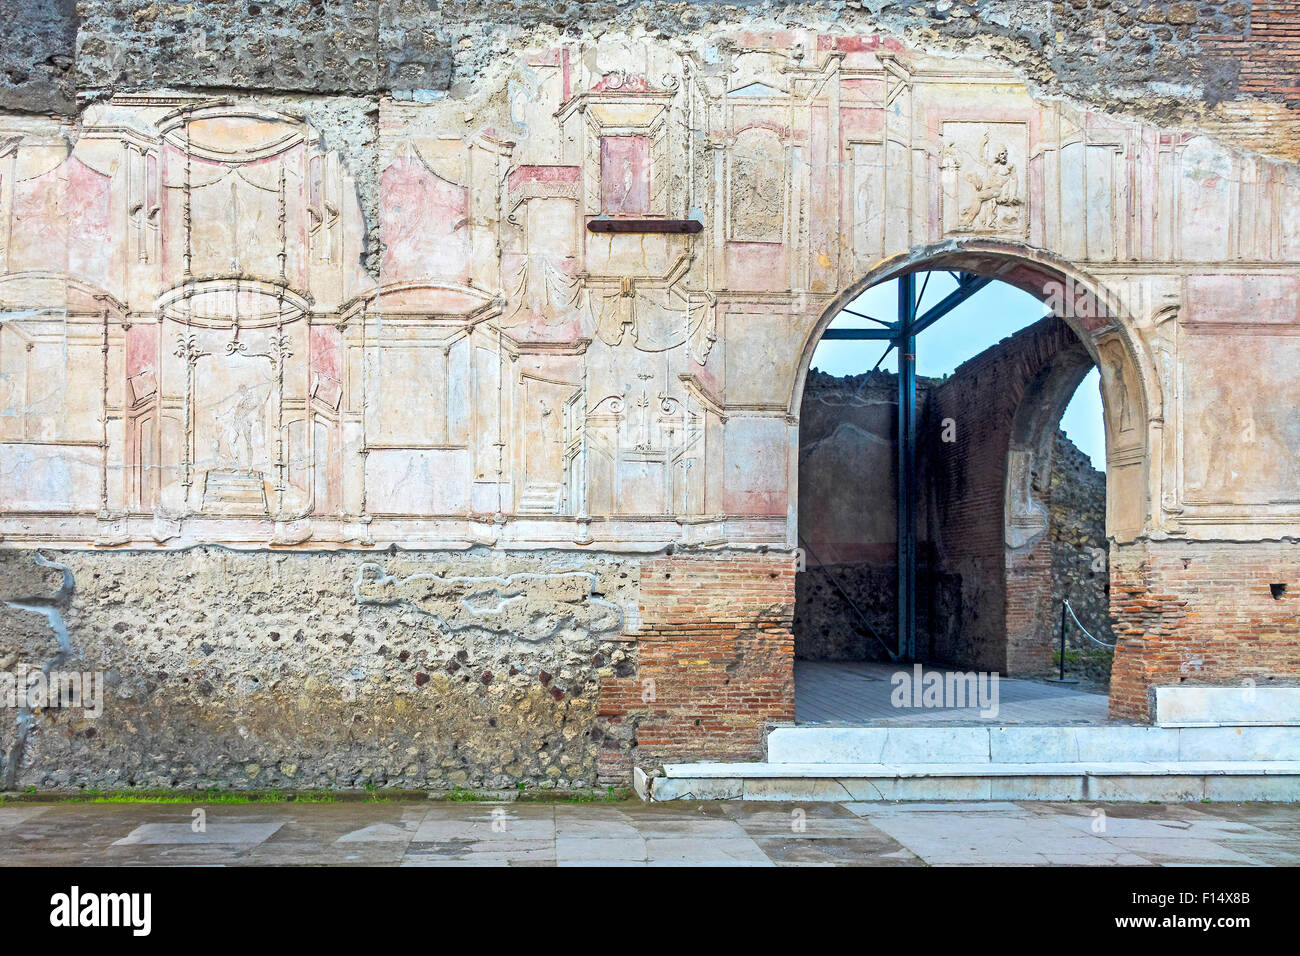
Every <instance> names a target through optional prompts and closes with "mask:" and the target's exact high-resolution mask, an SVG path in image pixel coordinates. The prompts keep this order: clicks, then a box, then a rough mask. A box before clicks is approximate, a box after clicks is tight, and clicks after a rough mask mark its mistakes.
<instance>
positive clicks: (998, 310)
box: [812, 272, 1106, 471]
mask: <svg viewBox="0 0 1300 956" xmlns="http://www.w3.org/2000/svg"><path fill="white" fill-rule="evenodd" d="M929 275H930V282H929V285H927V286H926V288H925V294H924V297H923V298H922V300H921V306H920V310H919V311H921V312H924V311H925V310H926V309H928V308H929V307H930V306H932V305H934V304H935V303H936V302H938V301H939V300H940V299H942V298H943V297H944V296H945V295H947V294H948V293H949V292H951V291H952V290H953V289H954V288H956V285H957V283H956V280H955V279H954V278H953V277H952V276H951V275H950V274H948V273H946V272H932V273H929ZM924 283H925V274H921V275H918V276H917V288H918V289H919V288H921V286H922V285H923V284H924ZM850 308H852V309H853V310H854V311H855V312H864V313H866V314H867V315H870V316H874V317H876V318H878V319H882V320H884V321H886V322H892V321H894V319H895V318H896V316H897V311H898V285H897V283H896V282H895V281H890V282H884V283H881V284H880V285H877V286H872V287H871V288H870V289H867V290H866V291H865V292H863V293H862V295H860V296H858V298H857V299H856V300H855V301H854V303H853V304H852V305H851V306H850ZM1045 314H1046V308H1045V307H1044V305H1043V303H1042V302H1040V301H1039V300H1038V299H1036V298H1034V297H1033V296H1032V295H1030V294H1029V293H1027V292H1022V291H1021V290H1019V289H1017V288H1015V287H1013V286H1009V285H1007V284H1006V283H1004V282H992V283H990V284H989V285H987V286H985V287H984V288H983V289H981V290H980V291H979V292H977V293H976V294H975V295H973V296H972V297H971V298H969V299H967V300H966V301H965V302H963V303H962V304H961V305H959V306H957V308H955V309H953V310H952V311H951V312H949V313H948V314H947V315H946V316H944V317H943V318H942V319H940V320H939V321H938V322H936V323H935V324H934V325H932V326H931V327H930V328H928V329H926V330H925V331H924V332H922V333H921V335H920V336H919V337H918V338H917V343H916V371H917V374H918V375H922V376H927V377H930V378H941V377H943V376H944V375H948V374H951V373H952V371H953V370H954V369H955V368H956V367H957V366H958V365H960V364H961V363H962V362H964V361H966V360H967V359H969V358H972V357H973V356H975V355H978V354H979V353H980V352H983V351H984V350H985V349H987V348H989V347H990V346H992V345H996V344H997V343H998V342H1000V341H1002V340H1003V339H1005V338H1006V337H1007V336H1008V335H1011V334H1012V333H1014V332H1017V331H1019V330H1020V329H1023V328H1024V327H1025V326H1027V325H1032V324H1033V323H1034V322H1037V321H1038V320H1039V319H1041V318H1042V317H1043V316H1044V315H1045ZM831 327H832V328H873V327H875V326H873V324H872V323H871V322H867V321H865V320H863V319H860V318H857V317H855V316H852V315H848V314H846V313H841V314H840V315H838V316H836V318H835V320H834V321H833V322H831ZM887 344H888V343H886V342H878V341H865V342H827V341H822V342H820V343H818V345H817V351H816V352H815V353H813V360H812V365H813V368H819V369H821V370H822V371H823V372H826V373H828V374H830V375H857V374H860V373H862V372H868V371H870V370H871V368H872V366H874V365H875V364H876V360H877V359H879V358H880V355H881V353H882V352H884V351H885V346H886V345H887ZM881 367H882V368H883V369H886V370H888V371H890V372H893V371H897V368H898V364H897V357H896V355H895V354H894V353H893V352H891V353H890V354H889V356H888V357H887V358H886V359H885V361H884V362H883V363H882V365H881ZM1099 383H1100V377H1099V375H1098V373H1097V370H1096V369H1095V368H1094V369H1093V370H1092V371H1090V372H1089V373H1088V374H1087V375H1086V376H1085V377H1084V379H1083V381H1082V382H1081V383H1080V384H1079V388H1078V389H1077V390H1076V391H1075V393H1074V397H1073V398H1072V399H1071V400H1070V404H1069V407H1068V408H1066V410H1065V414H1064V415H1063V416H1062V417H1061V428H1062V429H1063V430H1064V431H1065V433H1066V434H1067V435H1069V436H1070V441H1072V442H1074V443H1075V445H1077V446H1078V447H1079V448H1080V449H1081V450H1082V451H1083V453H1084V454H1085V455H1087V456H1088V457H1089V458H1091V459H1092V464H1093V467H1094V468H1096V469H1097V470H1099V471H1105V470H1106V436H1105V432H1104V427H1103V424H1102V411H1101V391H1100V384H1099Z"/></svg>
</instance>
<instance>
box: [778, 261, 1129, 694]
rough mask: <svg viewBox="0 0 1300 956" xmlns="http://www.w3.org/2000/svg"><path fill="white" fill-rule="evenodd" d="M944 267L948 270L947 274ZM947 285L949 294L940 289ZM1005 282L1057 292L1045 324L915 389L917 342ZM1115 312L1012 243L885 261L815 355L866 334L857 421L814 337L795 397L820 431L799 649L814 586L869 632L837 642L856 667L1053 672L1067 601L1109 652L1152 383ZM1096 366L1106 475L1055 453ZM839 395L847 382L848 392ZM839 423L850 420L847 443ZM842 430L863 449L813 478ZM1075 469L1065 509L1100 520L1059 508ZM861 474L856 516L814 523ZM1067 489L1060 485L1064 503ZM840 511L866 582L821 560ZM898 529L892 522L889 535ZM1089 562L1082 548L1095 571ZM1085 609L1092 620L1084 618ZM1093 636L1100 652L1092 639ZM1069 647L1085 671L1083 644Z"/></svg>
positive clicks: (1073, 456) (803, 531)
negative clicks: (1077, 498) (1111, 570)
mask: <svg viewBox="0 0 1300 956" xmlns="http://www.w3.org/2000/svg"><path fill="white" fill-rule="evenodd" d="M936 276H942V279H941V280H939V281H938V282H936V278H935V277H936ZM884 283H892V285H893V286H895V287H896V290H897V291H896V294H897V312H896V314H895V315H892V316H888V317H887V318H884V319H882V317H881V314H880V310H879V308H878V307H879V303H880V297H879V296H876V297H875V298H874V299H873V298H872V297H871V296H870V295H867V296H863V295H862V293H863V292H864V290H867V289H872V288H873V287H874V288H875V289H876V290H877V291H882V290H880V286H881V285H882V284H884ZM942 283H946V288H943V289H939V291H938V292H936V291H934V290H935V289H938V287H939V285H940V284H942ZM1002 283H1006V284H1007V285H1010V286H1012V287H1014V288H1015V289H1018V290H1021V291H1022V292H1026V293H1029V295H1030V296H1032V297H1033V298H1035V299H1037V300H1039V301H1040V302H1042V303H1044V305H1045V308H1044V309H1043V311H1042V312H1040V313H1039V314H1040V315H1044V313H1045V315H1044V317H1043V318H1041V319H1039V320H1038V321H1034V317H1033V316H1031V317H1030V319H1029V320H1028V322H1026V327H1025V328H1024V329H1021V330H1020V331H1017V332H1016V333H1015V334H1014V335H1011V336H1009V337H1008V338H1006V339H1005V340H1003V341H1001V342H998V344H997V345H996V346H993V347H990V348H988V349H987V350H986V351H981V352H980V353H979V354H978V355H975V356H974V357H973V358H971V359H970V360H969V361H968V362H965V363H963V364H962V365H961V366H960V367H959V368H958V369H957V370H956V371H955V372H954V373H953V374H951V375H950V376H945V378H944V380H942V381H937V380H929V381H924V380H923V381H921V382H919V383H918V380H917V374H916V367H917V366H916V355H917V337H918V336H919V335H921V334H923V333H925V332H927V330H929V329H930V328H931V327H937V323H940V322H941V321H943V320H944V319H945V317H946V316H948V315H949V314H950V313H952V310H953V309H954V308H958V307H960V306H961V304H962V303H963V302H967V301H968V300H970V301H971V302H974V301H976V300H977V298H978V296H979V295H980V294H985V295H990V294H992V292H990V291H985V290H986V287H987V288H991V289H992V290H996V289H998V288H999V287H1000V288H1003V289H1006V286H1003V285H1001V284H1002ZM990 284H992V285H991V286H990ZM927 290H930V294H929V295H928V296H927ZM1007 291H1010V290H1007ZM893 294H894V293H892V292H891V293H890V295H893ZM1013 294H1014V293H1013ZM1023 298H1025V299H1026V301H1032V300H1029V299H1028V297H1023ZM864 301H871V302H872V303H873V304H874V305H875V306H877V308H876V309H875V310H873V314H868V313H866V312H863V311H862V310H861V308H860V304H861V303H862V302H864ZM855 304H856V305H857V306H858V307H855ZM967 311H969V309H968V310H967ZM1119 314H1120V313H1119V309H1118V307H1117V305H1116V303H1114V302H1112V301H1109V300H1108V299H1107V298H1106V297H1105V295H1104V293H1103V292H1102V290H1100V288H1099V287H1098V286H1097V285H1096V284H1095V283H1093V282H1091V281H1089V280H1088V279H1086V278H1085V277H1082V276H1079V275H1077V274H1075V273H1074V272H1073V271H1072V270H1070V269H1069V267H1067V266H1065V265H1064V264H1061V263H1055V262H1051V261H1049V260H1047V259H1046V258H1045V257H1043V256H1041V255H1039V254H1037V253H1034V252H1032V251H1031V250H1024V249H1018V248H1010V247H1008V246H1007V245H1006V244H997V247H996V248H979V249H977V248H973V247H972V246H969V245H962V246H954V245H948V246H945V247H940V248H937V249H932V250H921V251H919V252H917V253H914V254H913V255H911V256H909V257H908V258H907V259H906V261H893V262H887V263H884V264H882V265H881V266H880V267H879V268H877V269H876V270H874V271H873V273H872V274H871V275H869V276H868V277H867V278H866V279H864V280H863V281H862V282H860V283H858V284H857V285H856V286H855V287H853V288H851V289H850V290H849V292H848V293H846V295H844V296H842V297H841V298H840V299H839V300H838V301H837V303H836V306H835V307H833V308H832V309H831V310H828V312H827V314H826V315H825V316H824V317H823V320H822V321H821V323H819V326H818V329H817V330H816V332H815V333H814V335H815V337H814V338H813V339H812V340H811V341H810V346H814V347H815V345H816V344H817V343H819V342H820V341H833V340H836V339H857V340H858V341H859V343H860V344H868V345H870V344H877V345H879V346H880V348H876V349H875V351H874V352H873V354H872V358H877V357H878V359H879V361H877V362H876V364H875V366H874V368H873V371H872V372H870V373H866V374H862V375H859V376H857V377H856V379H854V380H853V381H852V382H851V386H852V387H851V388H850V389H849V390H848V392H849V394H848V396H847V397H848V399H850V400H851V403H852V404H855V407H854V408H852V409H851V411H850V413H849V414H848V416H847V420H845V421H840V422H838V423H834V422H833V419H834V417H835V414H836V412H832V411H829V410H828V409H827V408H826V407H825V406H826V405H827V401H826V397H825V390H824V385H825V381H824V377H822V378H819V373H816V372H814V373H812V378H811V379H809V377H808V376H809V370H808V366H809V364H810V362H809V360H810V359H811V354H812V348H809V349H808V350H807V351H806V352H805V366H804V369H803V375H802V377H801V383H800V384H801V388H800V394H799V395H798V396H797V398H798V400H799V402H800V406H799V415H800V427H801V430H803V429H805V427H806V428H807V432H816V433H817V435H818V437H817V438H816V439H815V440H814V441H812V442H811V443H810V444H805V443H804V441H803V440H802V439H803V437H805V436H804V435H801V449H802V450H803V451H805V452H807V451H809V450H810V448H811V452H812V453H811V454H809V455H805V454H801V468H802V471H801V476H800V478H799V489H800V492H801V498H800V505H799V518H800V527H799V530H798V532H797V533H798V535H799V546H800V547H801V548H803V549H804V556H805V564H804V566H805V568H808V569H810V570H807V571H805V572H804V577H803V579H802V580H801V587H800V603H799V605H798V607H799V610H798V611H797V612H796V636H795V642H796V657H799V656H801V654H802V652H803V651H804V650H805V648H806V647H807V641H806V634H804V635H801V633H800V628H801V627H803V628H805V629H806V628H807V627H808V626H809V625H810V624H812V626H813V627H817V626H819V625H821V626H822V627H823V632H824V631H825V628H824V624H825V622H824V621H822V622H814V621H811V620H810V618H811V617H812V616H814V615H812V614H810V613H809V612H810V610H811V608H812V605H811V604H810V603H809V601H808V595H809V593H816V592H820V593H816V597H817V598H819V599H821V600H825V601H827V602H828V603H834V604H838V605H839V607H840V608H841V609H845V608H847V609H848V611H847V616H848V617H850V618H852V619H855V620H856V622H857V623H858V625H859V626H858V627H857V629H856V634H854V635H853V637H852V639H851V640H847V641H841V646H840V647H838V648H832V649H831V656H834V655H835V654H839V655H840V656H839V659H841V660H844V659H852V657H853V655H854V654H855V653H856V654H859V655H861V656H862V658H864V659H866V660H887V661H890V662H898V661H907V662H911V661H926V662H932V663H938V664H941V665H949V666H952V667H958V668H962V669H966V670H978V671H985V672H991V673H997V674H1001V675H1004V676H1010V675H1044V674H1046V673H1047V672H1049V671H1052V670H1054V669H1055V668H1056V667H1057V665H1058V662H1059V660H1060V657H1059V653H1058V646H1057V637H1058V635H1059V634H1060V619H1061V616H1062V613H1063V612H1065V611H1066V610H1067V609H1066V608H1065V605H1064V603H1063V602H1064V601H1065V600H1071V601H1072V605H1071V608H1070V609H1069V610H1070V611H1074V606H1075V605H1077V606H1078V610H1077V611H1074V613H1071V614H1070V633H1071V634H1072V635H1073V636H1074V637H1075V638H1076V639H1079V640H1081V639H1083V633H1082V632H1083V631H1084V627H1081V626H1080V624H1084V625H1085V626H1087V625H1091V626H1090V627H1088V628H1087V630H1088V631H1090V632H1091V633H1092V635H1093V636H1094V637H1096V636H1098V635H1100V640H1101V642H1102V643H1111V641H1110V636H1109V633H1108V632H1107V627H1106V623H1107V617H1108V614H1107V611H1108V607H1107V589H1106V570H1107V559H1108V542H1107V538H1108V537H1109V538H1111V539H1117V540H1120V541H1124V540H1128V539H1130V538H1131V537H1132V536H1133V535H1135V534H1137V533H1138V532H1140V530H1141V523H1142V520H1141V516H1142V515H1144V514H1145V511H1146V508H1145V501H1144V500H1143V499H1142V495H1143V493H1144V489H1145V480H1144V472H1143V467H1144V463H1145V449H1146V436H1145V434H1144V431H1143V427H1144V424H1145V422H1146V421H1147V420H1148V419H1147V416H1146V412H1145V407H1144V403H1143V401H1142V396H1143V395H1144V394H1145V389H1144V388H1143V385H1142V376H1141V375H1140V373H1139V367H1140V366H1139V363H1138V361H1137V359H1136V357H1135V355H1136V351H1137V350H1136V348H1135V347H1134V341H1133V339H1132V337H1131V336H1130V334H1129V332H1128V329H1127V328H1126V326H1125V325H1124V324H1123V321H1122V320H1121V319H1120V318H1118V316H1119ZM847 315H854V316H856V318H858V319H861V320H862V321H859V322H857V323H856V325H857V326H858V328H856V329H852V330H846V329H844V328H843V322H842V321H841V322H839V323H836V327H834V328H830V327H828V326H830V323H831V321H832V320H834V319H835V318H836V317H842V316H847ZM953 321H954V322H957V321H958V320H957V319H954V320H953ZM931 334H932V335H933V333H931ZM942 334H943V335H944V336H945V337H949V336H951V334H952V333H951V332H949V331H945V332H943V333H942ZM922 348H924V346H922ZM887 358H888V359H889V360H890V362H891V364H894V365H895V367H896V369H897V371H896V372H895V373H893V374H890V373H889V372H888V371H885V372H881V367H882V365H884V363H885V362H886V359H887ZM866 366H867V367H870V361H868V362H867V363H866ZM1094 369H1097V370H1099V373H1100V374H1099V375H1098V374H1093V375H1092V376H1091V378H1090V382H1091V383H1093V384H1092V387H1093V388H1094V389H1097V391H1099V392H1100V399H1101V402H1100V405H1101V406H1102V407H1104V409H1105V411H1104V412H1103V411H1102V408H1101V407H1099V408H1098V409H1097V411H1096V419H1097V424H1098V425H1099V426H1103V427H1099V428H1098V429H1097V430H1098V431H1103V430H1104V433H1105V439H1104V445H1105V452H1104V453H1102V452H1101V451H1100V449H1099V450H1098V457H1099V458H1103V459H1104V460H1103V461H1102V462H1101V465H1102V470H1104V471H1105V477H1104V478H1103V477H1102V475H1101V474H1099V473H1093V472H1092V469H1091V468H1090V467H1088V465H1087V464H1086V462H1085V463H1082V464H1081V463H1080V460H1079V458H1080V455H1079V453H1078V451H1077V450H1075V449H1073V446H1072V445H1070V443H1069V442H1068V440H1065V441H1064V442H1063V443H1062V445H1061V449H1062V452H1061V454H1059V455H1058V454H1057V453H1056V452H1057V447H1058V435H1057V431H1058V425H1059V423H1060V421H1061V418H1062V414H1063V412H1064V411H1065V409H1066V406H1067V405H1068V404H1069V402H1070V400H1071V397H1072V396H1073V395H1075V394H1076V392H1077V390H1078V388H1079V385H1080V383H1081V382H1082V381H1083V380H1084V379H1085V377H1087V376H1089V373H1091V372H1093V370H1094ZM1098 386H1099V387H1098ZM844 392H845V390H844V389H843V388H841V393H842V394H841V398H844V397H845V396H844V394H843V393H844ZM1094 394H1095V393H1094ZM809 396H812V404H808V403H809ZM828 421H831V422H832V423H833V424H835V429H834V433H833V434H832V433H831V432H830V431H828V430H827V424H828ZM807 432H805V435H807ZM846 438H847V440H848V441H849V442H850V443H855V447H854V454H855V455H856V456H857V458H858V459H859V460H857V461H845V460H844V458H843V455H840V458H839V462H838V464H839V471H840V473H839V474H834V475H830V476H827V475H818V474H816V473H814V472H813V471H812V470H811V469H810V467H809V466H808V461H809V460H810V459H811V458H813V457H817V456H818V455H819V454H820V457H821V459H822V460H823V461H826V460H835V455H833V454H826V449H825V447H817V446H824V445H831V444H834V443H835V442H836V441H844V440H846ZM1135 466H1136V467H1135ZM1062 469H1064V472H1063V471H1062ZM1071 469H1073V470H1074V471H1075V472H1078V474H1077V475H1072V474H1070V472H1071ZM1054 471H1055V472H1056V474H1055V475H1054ZM1063 474H1065V475H1066V477H1071V478H1079V479H1081V480H1082V481H1083V486H1082V487H1081V492H1080V493H1081V494H1082V495H1083V500H1081V502H1075V503H1074V505H1072V506H1070V507H1075V509H1076V510H1077V511H1080V512H1086V511H1088V508H1087V507H1084V506H1088V505H1092V506H1095V507H1094V508H1093V511H1094V513H1093V514H1082V513H1081V514H1074V513H1067V514H1065V515H1062V514H1059V513H1058V514H1055V515H1054V514H1053V510H1052V494H1051V492H1052V484H1053V481H1054V480H1055V481H1056V482H1058V483H1059V482H1061V481H1062V480H1064V479H1063V478H1062V475H1063ZM1089 481H1091V482H1093V485H1094V486H1093V487H1088V482H1089ZM846 482H849V483H851V491H850V492H849V493H850V494H858V495H859V503H860V509H861V510H860V511H859V512H858V513H855V514H852V515H850V516H849V519H848V520H847V521H845V520H844V518H843V512H842V511H841V514H840V515H839V516H834V515H831V516H827V515H825V514H822V515H820V516H819V515H818V514H817V511H818V508H819V507H820V505H821V504H822V503H823V502H826V501H830V500H832V499H833V498H834V497H835V496H836V495H838V497H839V501H840V503H841V504H842V503H843V501H844V497H845V491H844V487H843V486H844V484H845V483H846ZM1103 488H1104V491H1103V490H1102V489H1103ZM1070 491H1071V490H1070V489H1068V488H1067V489H1061V488H1058V489H1057V497H1058V503H1059V500H1060V499H1064V498H1068V497H1069V493H1070ZM805 496H806V497H805ZM1098 498H1100V500H1097V499H1098ZM882 501H886V502H888V503H889V504H892V508H890V507H886V506H882V505H881V502H882ZM1057 510H1058V512H1059V511H1061V510H1062V509H1060V508H1058V509H1057ZM891 512H892V513H891ZM1103 512H1104V514H1105V519H1104V530H1103V528H1102V525H1103V520H1102V517H1101V515H1102V513H1103ZM882 515H884V516H885V520H881V516H882ZM864 516H866V517H865V518H864ZM1089 518H1095V520H1088V519H1089ZM827 522H829V523H831V524H838V525H839V526H840V527H839V528H837V530H838V531H840V532H846V531H847V532H848V533H850V534H853V533H856V532H858V531H860V532H861V534H860V536H859V540H858V541H855V542H853V544H852V545H850V547H851V548H856V554H854V555H852V556H851V557H852V558H856V559H858V560H859V562H860V563H859V568H861V567H866V568H867V569H868V572H867V573H866V574H865V576H860V577H859V579H858V580H856V581H845V580H844V579H843V578H840V579H838V580H837V579H836V578H837V575H836V574H835V573H829V574H828V573H827V572H826V566H827V565H828V564H838V563H839V562H840V561H841V560H842V556H841V555H840V554H838V553H831V554H821V553H818V552H819V547H818V542H820V541H825V540H827V538H826V535H825V533H824V532H825V531H826V528H825V527H824V525H825V524H826V523H827ZM891 523H892V524H893V525H894V527H893V528H892V529H889V528H886V527H885V525H887V524H891ZM819 524H820V525H823V526H822V527H819ZM846 524H847V525H854V526H855V528H854V529H853V530H850V529H846V528H845V527H843V526H844V525H846ZM1062 525H1069V527H1068V528H1063V527H1062ZM888 531H892V533H891V534H887V533H886V532H888ZM1066 532H1068V533H1066ZM841 540H842V539H841ZM1071 548H1073V549H1075V552H1077V553H1071V550H1070V549H1071ZM820 550H827V551H833V550H834V549H831V548H828V547H824V546H823V547H822V548H821V549H820ZM1080 554H1086V555H1087V560H1086V562H1084V561H1081V560H1080ZM1063 581H1064V583H1063ZM810 582H813V583H811V584H810ZM1076 613H1077V614H1081V615H1082V617H1081V618H1080V621H1079V622H1078V623H1076V621H1075V620H1074V618H1075V615H1076ZM844 616H845V614H843V613H842V614H841V619H843V617H844ZM801 618H803V619H801ZM846 630H852V629H851V628H850V629H846ZM801 637H804V638H805V640H804V641H801ZM1088 641H1089V642H1092V638H1088ZM801 644H802V645H804V646H803V647H801ZM1089 647H1092V648H1095V649H1100V646H1099V645H1098V644H1096V643H1089ZM1108 653H1109V651H1105V652H1103V654H1102V656H1106V655H1108ZM1088 656H1090V655H1084V657H1085V658H1086V657H1088ZM1067 658H1068V659H1069V660H1070V662H1071V670H1072V671H1077V670H1078V668H1077V666H1076V665H1077V660H1076V658H1077V655H1075V654H1074V653H1073V649H1072V650H1071V652H1070V653H1068V654H1067ZM1093 659H1094V660H1095V657H1094V658H1093ZM1103 674H1104V671H1103ZM1084 676H1085V677H1088V678H1094V679H1095V677H1096V676H1097V675H1096V673H1095V671H1094V672H1093V673H1088V674H1085V675H1084ZM1102 706H1103V708H1104V704H1103V705H1102Z"/></svg>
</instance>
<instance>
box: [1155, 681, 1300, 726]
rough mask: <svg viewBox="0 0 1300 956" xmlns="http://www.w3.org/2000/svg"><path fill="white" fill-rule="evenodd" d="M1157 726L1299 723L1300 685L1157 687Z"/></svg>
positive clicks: (1285, 724)
mask: <svg viewBox="0 0 1300 956" xmlns="http://www.w3.org/2000/svg"><path fill="white" fill-rule="evenodd" d="M1155 703H1156V708H1155V724H1156V726H1158V727H1222V726H1225V725H1231V726H1270V727H1296V726H1300V687H1256V686H1254V685H1253V684H1248V685H1245V686H1242V687H1197V686H1194V685H1193V686H1182V685H1180V686H1177V687H1157V688H1156V689H1155Z"/></svg>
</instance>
